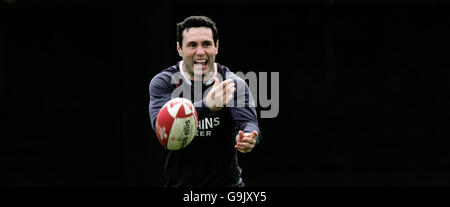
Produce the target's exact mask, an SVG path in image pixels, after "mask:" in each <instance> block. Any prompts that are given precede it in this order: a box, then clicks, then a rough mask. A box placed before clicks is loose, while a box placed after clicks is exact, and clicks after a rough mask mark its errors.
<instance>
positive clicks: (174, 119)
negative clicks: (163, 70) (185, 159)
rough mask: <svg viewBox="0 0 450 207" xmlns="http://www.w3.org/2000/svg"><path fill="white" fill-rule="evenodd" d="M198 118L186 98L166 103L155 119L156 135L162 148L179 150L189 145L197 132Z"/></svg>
mask: <svg viewBox="0 0 450 207" xmlns="http://www.w3.org/2000/svg"><path fill="white" fill-rule="evenodd" d="M197 124H198V116H197V111H196V110H195V107H194V105H193V104H192V102H191V101H189V100H188V99H186V98H174V99H172V100H170V101H168V102H167V103H166V104H164V106H163V107H162V108H161V110H160V111H159V114H158V116H157V117H156V135H157V137H158V140H159V142H160V143H161V144H162V145H163V147H164V148H166V149H169V150H179V149H183V148H185V147H186V146H187V145H189V143H191V141H192V139H193V138H194V136H195V134H196V132H197V126H198V125H197Z"/></svg>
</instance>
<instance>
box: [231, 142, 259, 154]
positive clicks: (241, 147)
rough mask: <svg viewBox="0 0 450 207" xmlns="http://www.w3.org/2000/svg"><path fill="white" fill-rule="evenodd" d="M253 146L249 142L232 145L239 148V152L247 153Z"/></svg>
mask: <svg viewBox="0 0 450 207" xmlns="http://www.w3.org/2000/svg"><path fill="white" fill-rule="evenodd" d="M253 147H254V146H252V145H251V144H248V143H238V144H236V145H235V146H234V148H236V149H237V150H239V152H242V153H247V152H250V151H252V149H253Z"/></svg>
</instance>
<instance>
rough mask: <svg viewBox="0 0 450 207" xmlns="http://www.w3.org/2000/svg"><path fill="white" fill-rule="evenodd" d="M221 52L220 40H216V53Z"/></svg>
mask: <svg viewBox="0 0 450 207" xmlns="http://www.w3.org/2000/svg"><path fill="white" fill-rule="evenodd" d="M217 54H219V40H217V41H216V55H217Z"/></svg>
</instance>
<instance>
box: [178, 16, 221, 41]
mask: <svg viewBox="0 0 450 207" xmlns="http://www.w3.org/2000/svg"><path fill="white" fill-rule="evenodd" d="M191 27H208V28H210V29H211V31H212V33H213V39H214V45H216V42H217V39H219V34H218V32H217V28H216V23H215V22H213V21H212V20H211V19H210V18H209V17H206V16H190V17H187V18H186V19H184V20H183V21H182V22H180V23H177V41H178V44H180V47H182V45H183V31H184V30H185V29H189V28H191Z"/></svg>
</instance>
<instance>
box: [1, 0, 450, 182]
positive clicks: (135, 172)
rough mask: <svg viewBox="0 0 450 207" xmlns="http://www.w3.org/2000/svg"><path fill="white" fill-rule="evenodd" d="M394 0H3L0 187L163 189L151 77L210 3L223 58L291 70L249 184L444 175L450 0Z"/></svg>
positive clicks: (170, 59)
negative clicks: (188, 20)
mask: <svg viewBox="0 0 450 207" xmlns="http://www.w3.org/2000/svg"><path fill="white" fill-rule="evenodd" d="M390 2H391V3H388V1H385V2H383V1H381V2H380V1H377V2H375V1H372V2H371V1H365V2H364V3H362V2H360V1H358V3H357V2H350V1H340V0H335V1H332V0H330V1H315V2H314V1H304V2H302V3H294V2H289V1H283V0H280V1H273V2H263V1H259V2H250V1H224V2H220V3H219V2H209V1H195V2H175V1H165V2H150V1H149V2H140V3H136V2H125V1H123V2H113V3H111V2H108V3H107V2H95V3H92V2H88V1H64V3H63V2H59V1H32V0H28V1H19V0H16V1H14V0H11V1H5V0H3V1H2V10H1V13H0V15H1V33H0V46H1V47H0V49H1V50H0V58H1V59H0V64H1V65H0V67H1V70H0V81H1V82H0V83H1V85H0V89H1V91H0V92H1V101H0V102H1V109H2V110H1V113H2V114H1V117H2V120H4V122H3V124H2V125H1V126H2V128H1V134H2V135H1V139H0V140H1V144H0V147H1V161H2V165H1V169H2V170H1V185H3V186H162V185H163V184H164V174H163V161H162V160H161V153H162V147H161V146H160V144H159V142H158V141H157V139H156V136H155V135H154V133H153V132H152V130H151V127H150V120H149V116H148V102H149V94H148V84H149V82H150V80H151V78H152V77H153V76H154V75H156V74H157V73H158V72H159V71H161V70H162V69H164V68H167V67H169V66H171V65H174V64H175V63H176V62H177V61H178V60H179V57H178V55H177V53H176V35H175V32H176V28H175V24H176V23H177V22H180V21H182V20H183V19H184V18H185V17H186V16H190V15H207V16H210V17H211V18H212V19H213V20H214V21H215V22H216V23H217V24H218V29H219V39H220V48H219V55H218V56H217V62H219V63H221V64H223V65H226V66H228V67H229V68H231V70H233V71H235V72H236V71H243V72H248V71H256V72H279V73H280V86H279V93H280V111H279V112H280V113H279V115H278V116H277V117H276V118H273V119H260V128H261V130H262V133H263V139H262V142H261V144H260V145H259V146H257V148H255V150H254V151H253V152H251V153H249V154H240V155H239V156H240V165H241V166H242V167H243V169H244V172H243V178H244V180H245V182H246V184H247V185H249V186H336V185H337V186H374V185H376V186H384V185H389V186H441V185H446V186H447V185H448V184H449V183H450V177H449V176H448V175H449V174H450V153H449V150H448V149H449V148H448V146H449V145H448V144H449V142H448V141H447V139H448V136H449V135H448V126H449V112H448V100H449V90H448V89H449V72H448V64H447V63H446V61H447V59H448V57H449V56H448V51H449V47H448V46H449V45H448V43H447V42H448V36H449V20H450V19H449V14H448V9H449V7H448V5H446V4H444V3H443V2H440V1H430V2H428V3H420V2H412V1H404V2H394V3H392V1H390ZM259 110H261V108H258V111H259ZM4 118H6V119H4ZM211 147H214V146H211Z"/></svg>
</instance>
